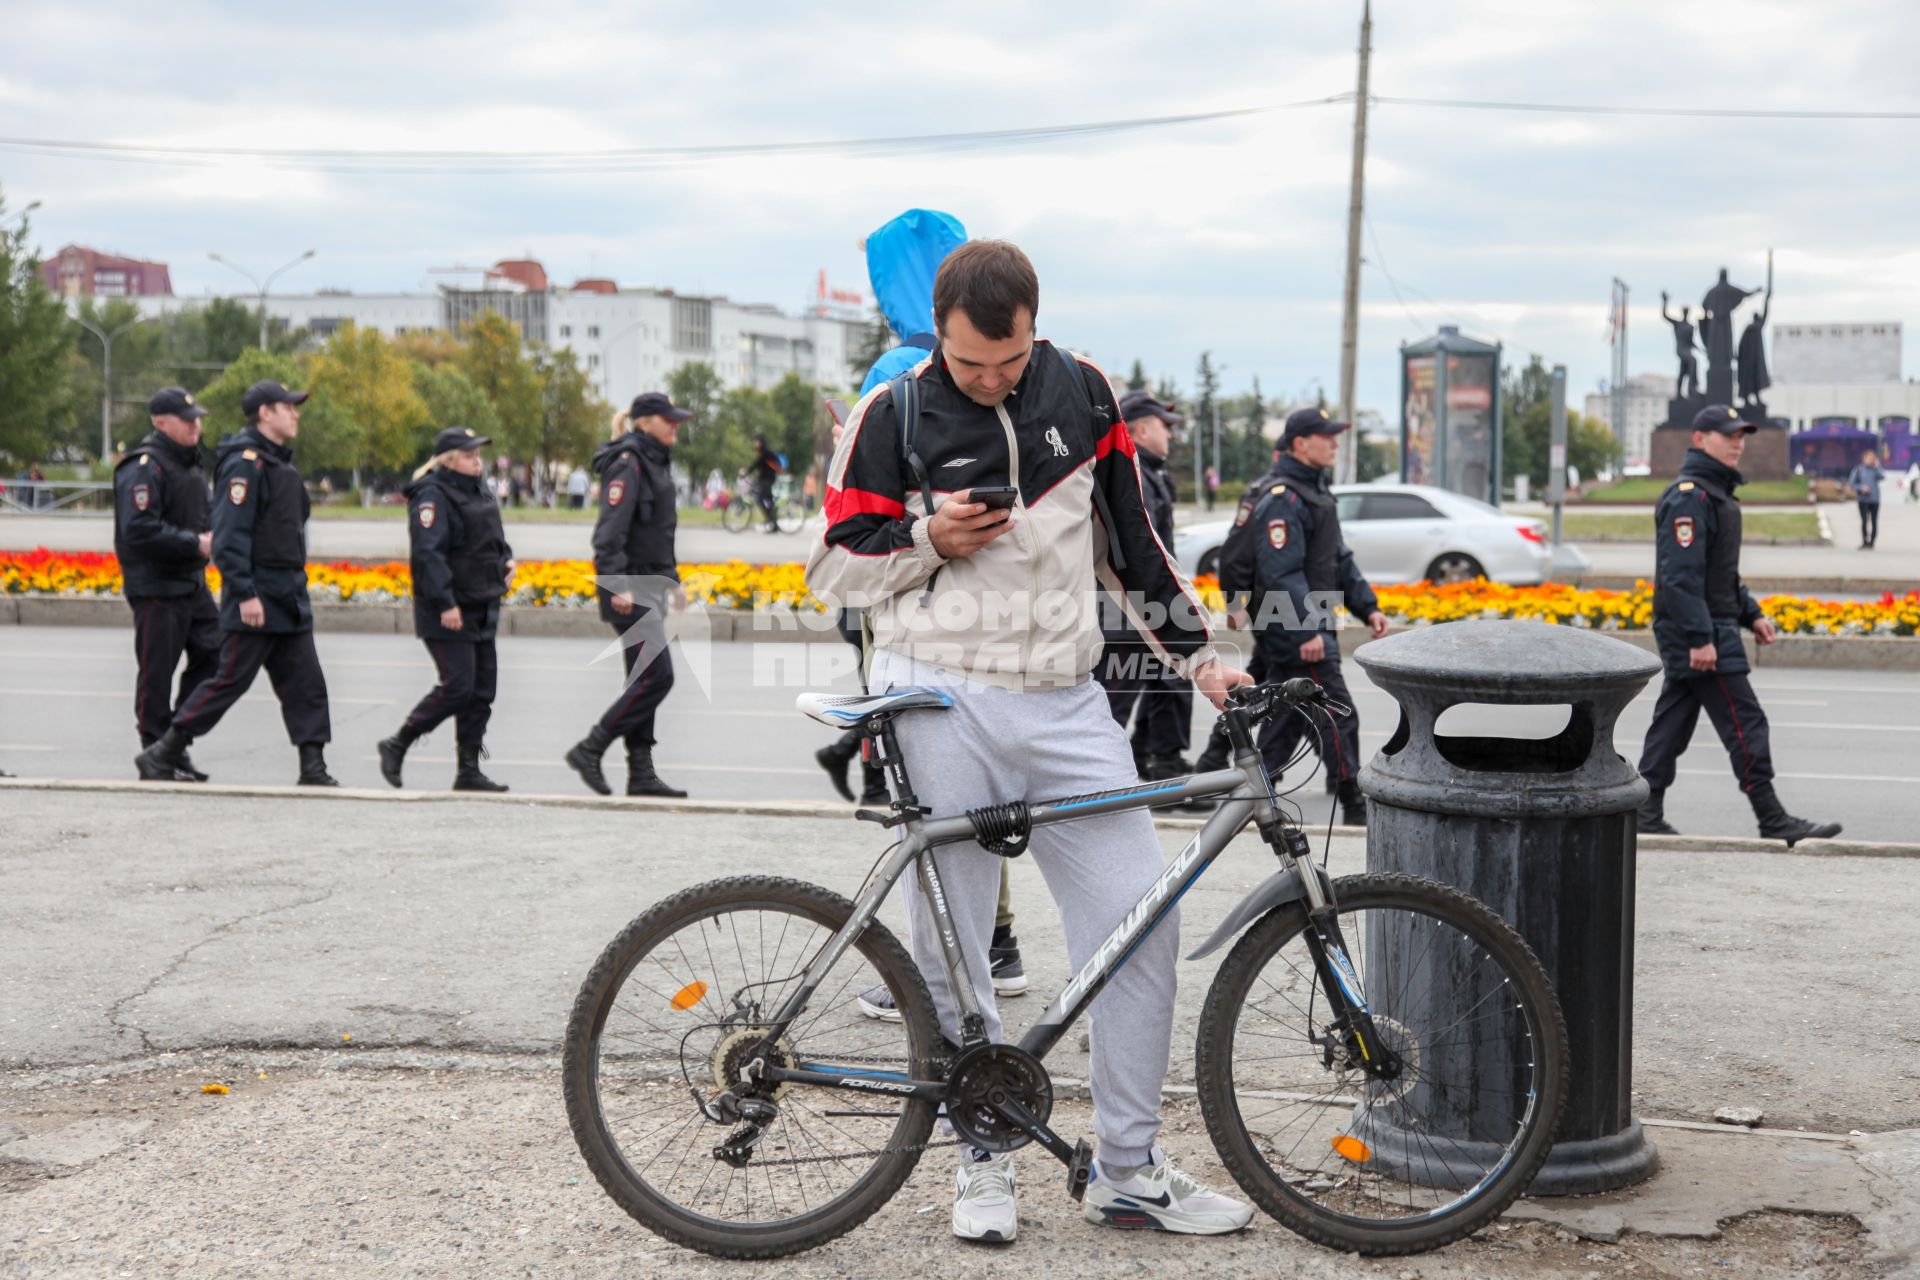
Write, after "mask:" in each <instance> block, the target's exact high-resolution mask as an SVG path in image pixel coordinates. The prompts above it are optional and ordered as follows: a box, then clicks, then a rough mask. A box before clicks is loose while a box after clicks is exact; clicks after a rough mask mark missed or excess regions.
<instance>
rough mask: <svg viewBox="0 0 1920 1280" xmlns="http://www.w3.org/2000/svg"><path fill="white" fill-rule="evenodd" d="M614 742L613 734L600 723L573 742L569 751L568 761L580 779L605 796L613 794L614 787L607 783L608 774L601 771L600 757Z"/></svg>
mask: <svg viewBox="0 0 1920 1280" xmlns="http://www.w3.org/2000/svg"><path fill="white" fill-rule="evenodd" d="M612 744H613V735H612V734H611V733H608V732H607V731H606V729H605V728H604V727H602V726H600V725H597V724H596V725H595V726H593V731H592V732H591V733H589V734H588V735H587V736H586V737H584V738H582V739H580V741H578V742H576V743H574V744H573V747H572V748H571V749H570V750H569V751H568V752H567V763H568V764H569V765H571V766H573V771H574V772H575V773H577V774H579V775H580V780H581V781H582V782H584V783H586V784H587V785H588V786H589V787H592V788H593V789H594V790H595V791H598V792H599V793H600V794H601V795H603V796H610V795H612V794H613V788H612V787H610V786H608V785H607V775H606V774H604V773H602V772H601V771H600V757H601V756H603V755H605V754H607V748H608V747H609V746H611V745H612Z"/></svg>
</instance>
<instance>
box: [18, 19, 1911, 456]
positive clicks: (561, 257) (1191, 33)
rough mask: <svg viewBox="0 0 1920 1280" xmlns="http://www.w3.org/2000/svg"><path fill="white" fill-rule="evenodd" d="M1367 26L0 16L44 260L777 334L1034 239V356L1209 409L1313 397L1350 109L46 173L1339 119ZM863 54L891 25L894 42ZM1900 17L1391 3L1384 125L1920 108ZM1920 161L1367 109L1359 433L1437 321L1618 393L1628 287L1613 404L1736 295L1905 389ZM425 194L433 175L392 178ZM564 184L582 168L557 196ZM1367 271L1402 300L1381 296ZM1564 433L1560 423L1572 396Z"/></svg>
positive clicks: (1861, 139)
mask: <svg viewBox="0 0 1920 1280" xmlns="http://www.w3.org/2000/svg"><path fill="white" fill-rule="evenodd" d="M1359 9H1360V6H1359V0H1333V2H1328V0H1288V2H1287V3H1269V4H1259V3H1246V2H1243V3H1239V4H1235V5H1231V6H1226V5H1218V6H1207V5H1199V6H1196V5H1191V4H1188V5H1174V4H1156V3H1141V2H1137V0H1108V2H1105V3H1099V4H1084V5H1082V4H1066V3H1059V4H1052V5H1046V6H1035V5H1029V4H1017V5H1016V4H1004V5H1003V4H997V3H991V2H988V0H975V3H972V4H969V5H965V6H960V7H958V8H953V9H951V14H952V16H946V14H947V13H948V12H949V10H948V7H944V6H925V7H921V6H900V5H890V6H884V7H883V6H876V5H868V6H852V5H836V6H827V5H818V6H799V5H790V4H771V3H757V2H751V0H750V2H748V3H737V4H732V5H727V6H710V5H688V4H677V5H660V4H630V5H624V6H611V5H608V6H604V8H602V7H595V6H588V5H579V4H574V3H570V2H569V0H546V2H545V3H541V4H537V5H528V4H514V5H497V4H489V3H471V4H468V5H465V6H461V7H460V8H459V10H458V12H459V16H458V18H457V19H454V20H449V19H448V18H447V16H446V15H447V14H450V13H453V12H454V9H453V8H452V7H450V6H442V5H425V4H417V3H409V2H408V0H387V2H386V3H380V4H373V3H363V2H361V0H342V2H339V3H333V4H328V5H324V6H302V7H293V6H265V5H259V4H253V3H249V4H240V3H205V2H198V3H196V2H194V0H186V2H185V3H176V4H170V5H165V6H154V5H151V4H137V5H136V4H119V3H96V4H89V5H84V6H55V5H53V4H51V3H49V2H48V0H6V4H5V7H4V11H5V23H4V25H5V28H6V39H5V40H4V41H0V138H4V139H7V140H9V143H7V144H0V192H3V193H4V196H5V198H6V201H7V203H8V205H9V206H10V207H11V208H13V209H18V208H19V207H20V206H21V205H23V204H24V203H26V202H27V201H30V200H36V199H37V200H40V201H42V202H43V207H42V208H41V209H40V210H39V211H38V212H37V213H36V214H35V215H34V239H35V241H36V242H37V243H38V245H39V246H40V247H41V248H42V249H43V250H49V251H50V250H52V249H55V248H57V247H59V246H60V245H62V244H65V243H67V242H79V243H82V244H88V245H93V246H96V247H100V248H106V249H112V250H116V251H120V252H124V253H129V254H134V255H137V256H142V257H150V258H158V259H161V260H164V261H166V262H168V263H170V264H171V266H172V270H173V280H174V286H175V289H176V290H177V291H178V292H180V293H182V294H200V293H204V292H207V291H227V290H230V289H232V288H233V287H234V286H235V285H236V283H237V281H238V277H236V276H233V275H232V274H231V273H229V272H228V271H227V270H226V269H225V268H223V267H221V266H219V265H218V264H216V263H213V262H210V261H209V260H208V258H207V253H208V251H210V250H217V251H219V252H221V253H222V254H224V255H226V256H229V257H232V258H234V259H235V260H237V261H239V262H242V263H244V264H247V265H249V266H252V267H254V268H256V269H257V270H263V271H264V270H267V269H271V268H272V267H273V266H276V265H278V264H279V263H281V262H283V261H285V260H286V259H288V258H291V257H293V256H294V255H295V254H297V253H298V252H300V251H301V250H302V249H306V248H308V247H312V248H314V249H316V250H317V251H318V255H317V257H316V258H315V259H314V261H312V262H310V263H307V264H305V265H303V266H302V267H300V268H298V269H297V270H296V271H294V272H290V273H289V274H288V275H287V276H286V277H284V285H283V287H284V288H286V289H289V290H294V289H297V290H301V291H305V290H310V289H313V288H318V287H338V288H347V289H353V290H356V291H361V292H375V291H415V290H420V289H423V288H427V287H430V284H431V280H430V278H429V277H428V274H427V272H428V270H429V268H433V267H442V266H449V265H453V264H485V263H490V262H492V261H494V260H495V259H497V258H501V257H506V256H514V255H519V254H523V253H531V254H532V255H533V256H535V257H538V258H540V259H541V260H542V261H544V262H545V263H546V265H547V268H548V270H549V272H550V273H551V274H552V275H553V276H554V277H555V278H556V279H557V280H559V281H562V282H565V281H570V280H572V279H574V278H576V277H578V276H584V275H606V276H612V277H614V278H616V279H618V280H619V281H621V282H622V283H623V284H629V285H665V286H670V287H674V288H677V289H681V290H683V291H703V292H710V293H722V294H726V295H729V296H731V297H733V298H736V299H742V300H751V301H766V302H772V303H775V304H778V305H780V306H782V307H787V308H792V307H795V306H797V305H798V304H799V303H800V302H801V301H802V300H803V299H804V298H805V297H806V295H807V293H808V291H809V290H810V289H811V287H812V285H813V280H814V276H815V273H816V272H817V271H818V270H820V269H821V268H825V269H826V270H827V272H828V274H829V276H830V277H831V279H832V280H833V281H835V282H836V283H837V284H841V285H852V286H864V283H865V264H864V259H863V258H862V257H861V255H860V252H859V249H858V243H859V240H860V237H861V236H862V235H863V234H864V233H865V232H866V231H868V230H870V229H872V228H873V227H874V226H877V225H878V224H879V223H881V222H882V221H884V220H885V219H887V218H888V217H890V216H891V215H892V214H894V213H896V212H898V211H899V210H901V209H903V208H906V207H909V206H912V205H925V206H931V207H935V208H941V209H946V210H948V211H950V212H952V213H954V214H956V215H958V216H959V217H960V218H961V219H962V220H963V221H964V222H965V223H966V225H967V227H968V228H969V229H970V230H971V231H972V232H973V234H975V235H992V236H1004V237H1007V238H1010V239H1013V240H1016V241H1018V242H1019V243H1020V244H1021V245H1023V246H1024V247H1025V248H1026V249H1027V250H1028V252H1029V253H1030V254H1031V255H1032V256H1033V258H1034V260H1035V262H1036V264H1037V265H1038V267H1039V270H1040V275H1041V283H1042V303H1041V329H1042V331H1043V333H1045V334H1047V335H1049V336H1052V337H1056V338H1058V339H1060V340H1062V341H1065V342H1068V343H1071V344H1072V345H1074V346H1076V347H1079V348H1081V349H1083V350H1086V351H1088V352H1090V353H1091V354H1093V355H1094V356H1095V357H1096V358H1097V359H1099V360H1100V361H1102V362H1103V363H1104V364H1106V365H1107V366H1109V367H1110V368H1112V369H1114V370H1116V371H1119V372H1124V370H1125V369H1126V367H1127V365H1128V364H1129V363H1130V362H1131V361H1132V360H1133V359H1134V358H1135V357H1136V356H1137V357H1139V358H1141V359H1142V360H1144V361H1145V363H1146V365H1147V368H1148V369H1149V371H1150V372H1153V373H1155V374H1164V375H1168V376H1171V377H1172V378H1173V379H1174V380H1175V381H1176V382H1177V383H1178V384H1179V385H1180V386H1181V387H1182V388H1191V386H1192V385H1193V381H1194V378H1193V370H1194V363H1195V360H1196V358H1197V356H1198V355H1199V353H1200V352H1201V351H1202V350H1203V349H1210V350H1211V351H1212V352H1213V353H1214V359H1215V360H1216V361H1217V362H1218V363H1220V364H1222V365H1224V366H1225V369H1226V373H1225V382H1226V386H1227V388H1228V389H1229V390H1230V391H1239V390H1244V389H1245V388H1246V386H1247V385H1248V383H1249V381H1250V380H1251V379H1252V378H1253V377H1254V376H1255V375H1258V376H1259V378H1260V380H1261V383H1262V385H1263V387H1264V389H1265V390H1266V391H1267V392H1268V393H1269V394H1271V395H1285V394H1292V393H1297V392H1300V391H1303V390H1306V389H1309V388H1311V387H1313V386H1314V385H1315V384H1320V385H1323V386H1325V387H1326V389H1327V390H1328V393H1329V395H1331V394H1332V393H1333V392H1334V390H1335V384H1336V383H1337V380H1338V369H1339V320H1340V291H1341V272H1342V254H1343V252H1344V248H1345V234H1346V203H1347V181H1348V165H1349V145H1350V138H1351V129H1352V110H1353V109H1352V106H1351V105H1350V104H1346V103H1342V104H1339V105H1331V106H1315V107H1309V108H1303V109H1291V110H1274V111H1270V112H1265V113H1261V114H1255V115H1248V116H1242V117H1239V118H1235V119H1230V120H1223V121H1218V122H1212V123H1204V124H1195V125H1186V126H1181V127H1175V128H1159V129H1152V130H1145V131H1138V132H1124V133H1115V134H1110V135H1104V136H1095V137H1090V138H1078V139H1071V140H1064V141H1050V142H1046V143H1044V144H1038V145H1026V146H1021V147H1018V148H1004V147H982V148H970V149H964V150H945V151H940V152H936V153H927V152H925V151H915V150H912V149H902V150H900V151H899V152H897V153H894V154H889V155H886V156H882V157H879V158H875V157H870V156H847V155H833V154H827V155H818V154H800V155H780V156H767V155H757V156H750V157H743V158H736V159H725V160H700V161H698V162H691V163H688V162H675V163H673V164H670V165H661V164H658V163H648V164H645V165H629V166H626V167H625V168H623V169H621V170H607V169H605V168H601V169H597V170H595V171H591V172H577V171H576V172H552V171H542V170H551V169H552V168H553V166H551V165H548V166H534V165H529V164H527V163H525V162H518V161H515V162H507V163H501V164H490V165H487V166H479V165H466V166H463V167H465V168H467V169H475V168H482V167H485V168H491V169H494V170H497V171H496V172H487V173H475V172H441V171H436V172H402V173H382V174H368V173H365V172H340V171H337V170H338V169H340V168H342V167H344V166H352V165H353V164H355V163H357V162H356V161H354V160H352V159H351V158H347V159H344V160H342V161H339V162H332V163H330V164H329V165H327V166H321V167H316V166H312V165H306V166H292V167H289V166H287V165H285V164H284V163H280V162H270V161H262V160H260V159H257V158H249V159H234V160H219V161H207V160H204V159H202V160H198V161H195V162H193V163H190V164H189V163H182V162H180V161H178V160H174V159H164V158H156V157H152V156H139V155H137V153H136V155H137V159H138V161H139V162H116V161H111V160H106V159H101V158H66V157H58V156H50V155H45V154H35V153H33V152H31V151H28V150H23V149H21V148H20V147H18V146H17V145H11V144H12V143H15V142H17V140H20V139H48V138H55V139H69V140H82V141H91V142H114V143H129V144H142V145H165V146H193V147H237V148H273V149H331V150H339V151H345V152H351V151H357V150H367V149H377V150H395V149H406V150H445V151H467V150H489V151H521V152H540V153H545V152H580V151H590V150H596V149H612V148H635V147H677V146H698V145H708V144H736V143H769V142H792V141H814V140H833V139H852V138H871V137H876V136H893V135H919V134H935V133H949V132H956V131H964V130H998V129H1013V128H1022V127H1027V126H1035V125H1056V124H1071V123H1077V122H1083V121H1099V120H1112V119H1118V118H1133V117H1142V116H1159V115H1167V114H1175V113H1187V112H1205V111H1216V110H1223V109H1231V108H1245V107H1265V106H1273V105H1276V104H1285V103H1291V102H1298V101H1302V100H1310V99H1317V98H1323V97H1326V96H1329V95H1334V94H1339V93H1343V92H1349V91H1351V90H1352V89H1353V87H1354V70H1355V57H1354V49H1355V46H1356V44H1357V37H1358V21H1359ZM875 15H883V16H878V17H876V16H875ZM1917 48H1920V5H1914V4H1911V3H1908V2H1907V0H1879V2H1878V3H1875V2H1873V0H1828V2H1827V3H1826V4H1823V5H1820V6H1813V5H1808V4H1805V3H1802V2H1801V0H1791V2H1784V3H1783V2H1775V0H1688V2H1687V3H1675V2H1674V0H1603V2H1602V0H1595V2H1593V3H1588V2H1587V0H1553V2H1551V3H1546V4H1542V3H1540V0H1451V2H1450V3H1448V4H1444V5H1436V4H1432V3H1423V2H1419V0H1378V2H1377V3H1376V4H1375V5H1374V50H1375V52H1374V62H1373V86H1372V87H1373V92H1374V93H1375V94H1377V95H1381V96H1388V97H1420V98H1442V99H1481V100H1484V99H1494V100H1502V101H1525V102H1539V103H1562V104H1564V103H1587V104H1606V105H1616V106H1660V107H1667V106H1708V107H1736V108H1754V107H1766V108H1780V109H1790V110H1851V109H1859V110H1896V111H1897V110H1915V109H1920V71H1916V66H1915V63H1914V61H1913V52H1914V50H1915V49H1917ZM1916 142H1920V120H1909V121H1868V122H1858V121H1769V120H1735V119H1698V118H1694V119H1673V118H1644V117H1622V116H1597V115H1565V114H1552V113H1544V114H1529V113H1505V112H1483V111H1469V110H1457V109H1449V108H1437V107H1409V106H1392V105H1380V106H1377V107H1375V108H1374V110H1373V112H1372V114H1371V139H1370V143H1369V154H1368V162H1367V185H1368V194H1367V203H1368V212H1369V219H1370V222H1371V235H1370V237H1369V238H1368V240H1367V242H1366V253H1367V258H1368V262H1367V265H1366V268H1365V270H1364V276H1363V311H1362V317H1363V318H1362V326H1361V358H1360V395H1359V399H1360V403H1361V404H1362V405H1363V406H1371V407H1377V408H1379V409H1381V410H1383V411H1384V412H1386V414H1387V416H1388V418H1389V419H1390V420H1392V419H1394V418H1396V417H1397V413H1396V412H1395V411H1394V409H1393V407H1392V406H1393V402H1394V400H1395V398H1396V396H1397V394H1398V378H1397V374H1396V372H1395V368H1396V362H1395V347H1396V345H1397V344H1398V343H1400V342H1402V341H1406V340H1409V339H1413V338H1417V337H1421V336H1425V335H1426V334H1428V333H1430V332H1431V331H1432V330H1433V328H1434V327H1435V326H1436V325H1438V324H1441V323H1457V324H1459V325H1460V326H1461V327H1462V328H1463V329H1464V330H1465V331H1466V332H1468V333H1470V334H1474V335H1477V336H1480V337H1485V338H1490V339H1497V340H1500V341H1502V342H1505V343H1506V344H1507V347H1508V349H1509V352H1510V354H1512V355H1517V356H1520V357H1521V358H1524V355H1525V354H1526V353H1529V352H1538V353H1540V354H1541V355H1543V356H1544V357H1546V358H1547V359H1548V360H1549V361H1550V362H1551V361H1560V362H1564V363H1565V364H1566V365H1567V366H1568V368H1569V371H1570V380H1571V385H1572V387H1573V389H1574V392H1575V393H1576V397H1577V395H1578V394H1579V393H1581V392H1584V391H1586V390H1589V389H1591V388H1592V387H1593V386H1594V384H1595V383H1596V382H1597V381H1598V380H1600V379H1602V378H1603V377H1604V376H1605V375H1606V372H1607V362H1608V351H1607V346H1606V306H1607V293H1608V285H1609V281H1610V279H1611V278H1612V277H1614V276H1616V275H1617V276H1619V277H1621V278H1622V279H1624V280H1626V281H1627V282H1628V284H1629V285H1630V286H1631V288H1632V290H1633V304H1634V305H1633V310H1632V315H1631V342H1632V348H1631V349H1632V352H1633V359H1632V367H1633V370H1634V371H1636V372H1638V371H1642V370H1660V371H1670V369H1671V365H1672V359H1671V351H1672V339H1671V336H1670V333H1669V331H1668V330H1667V328H1666V326H1665V325H1664V324H1662V323H1661V322H1660V319H1659V316H1658V312H1657V309H1658V298H1659V293H1660V291H1661V290H1663V289H1666V290H1670V291H1671V292H1672V293H1673V294H1674V295H1675V299H1676V304H1677V303H1678V302H1679V301H1680V300H1685V301H1687V302H1689V303H1692V304H1694V305H1697V304H1698V300H1699V297H1700V295H1701V294H1702V293H1703V292H1704V291H1705V289H1706V288H1707V286H1708V285H1709V284H1710V283H1711V282H1712V280H1713V277H1714V274H1715V272H1716V270H1717V269H1718V268H1719V267H1721V266H1723V265H1724V266H1726V267H1728V268H1730V270H1731V273H1732V277H1733V279H1734V280H1735V282H1736V283H1739V284H1742V285H1744V286H1746V287H1755V286H1757V285H1759V284H1760V283H1761V280H1762V276H1763V272H1764V261H1765V253H1766V250H1767V249H1768V247H1769V246H1771V247H1772V248H1773V249H1774V250H1775V282H1776V297H1775V302H1774V309H1773V318H1774V319H1775V320H1776V321H1781V322H1805V321H1843V320H1901V321H1904V322H1905V323H1906V328H1907V336H1908V346H1909V350H1908V357H1907V368H1908V370H1909V372H1920V360H1916V358H1915V357H1916V353H1915V351H1914V349H1913V348H1914V344H1915V342H1916V338H1915V331H1916V329H1920V314H1916V312H1920V306H1916V298H1920V238H1917V237H1916V235H1915V229H1916V228H1917V227H1920V171H1917V170H1916V169H1915V167H1914V166H1913V165H1912V163H1911V157H1912V155H1913V154H1914V151H1915V144H1916ZM412 167H413V168H416V169H418V168H425V167H428V166H424V165H420V166H412ZM571 167H572V168H574V169H576V170H578V169H581V168H585V167H590V166H581V165H573V166H571ZM1389 273H1391V274H1390V275H1389ZM1576 403H1577V399H1576Z"/></svg>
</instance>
